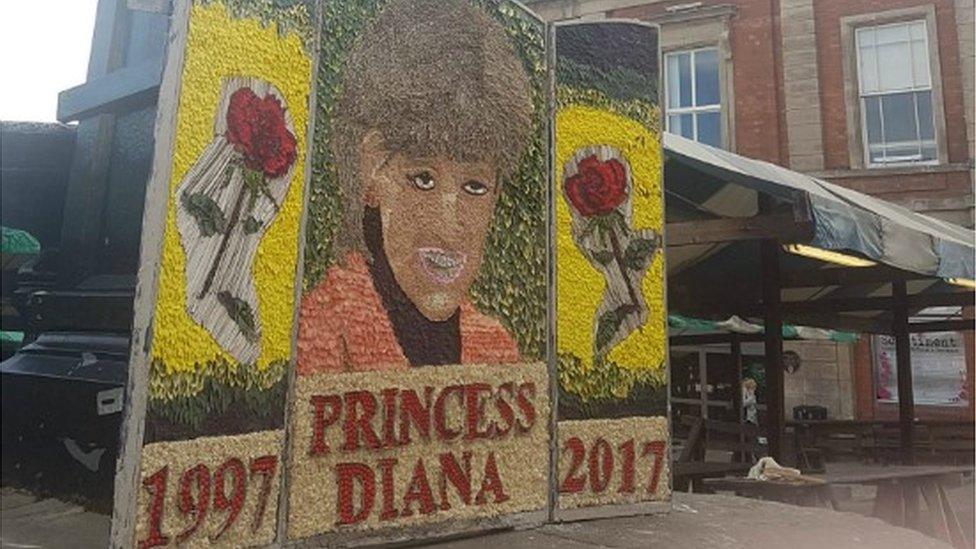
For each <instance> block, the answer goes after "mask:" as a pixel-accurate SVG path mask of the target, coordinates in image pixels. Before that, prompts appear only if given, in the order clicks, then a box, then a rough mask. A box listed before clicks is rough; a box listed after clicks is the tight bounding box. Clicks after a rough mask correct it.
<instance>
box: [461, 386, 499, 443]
mask: <svg viewBox="0 0 976 549" xmlns="http://www.w3.org/2000/svg"><path fill="white" fill-rule="evenodd" d="M482 395H488V396H491V385H488V384H487V383H471V384H469V385H465V386H464V410H465V414H464V427H465V434H464V440H477V439H479V438H491V436H492V433H493V432H494V425H493V424H492V425H488V426H487V427H485V429H484V430H481V429H480V426H481V424H482V423H484V418H485V402H486V400H485V399H482Z"/></svg>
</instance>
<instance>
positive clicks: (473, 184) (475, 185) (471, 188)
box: [461, 179, 488, 196]
mask: <svg viewBox="0 0 976 549" xmlns="http://www.w3.org/2000/svg"><path fill="white" fill-rule="evenodd" d="M461 188H462V189H464V192H466V193H468V194H471V195H474V196H481V195H483V194H487V193H488V186H487V185H485V184H484V183H482V182H480V181H475V180H473V179H472V180H471V181H468V182H467V183H465V184H464V185H462V186H461Z"/></svg>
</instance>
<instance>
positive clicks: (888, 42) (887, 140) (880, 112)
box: [855, 21, 938, 166]
mask: <svg viewBox="0 0 976 549" xmlns="http://www.w3.org/2000/svg"><path fill="white" fill-rule="evenodd" d="M855 36H856V48H857V74H858V84H859V94H860V102H861V105H860V107H861V122H862V135H863V138H864V149H865V156H866V157H867V160H868V162H867V164H868V166H879V165H880V166H884V165H891V164H905V163H931V162H936V161H937V159H938V147H937V145H936V139H935V128H934V123H933V117H932V77H931V71H930V68H929V51H928V38H927V33H926V28H925V21H912V22H908V23H895V24H891V25H881V26H875V27H863V28H859V29H857V31H856V35H855Z"/></svg>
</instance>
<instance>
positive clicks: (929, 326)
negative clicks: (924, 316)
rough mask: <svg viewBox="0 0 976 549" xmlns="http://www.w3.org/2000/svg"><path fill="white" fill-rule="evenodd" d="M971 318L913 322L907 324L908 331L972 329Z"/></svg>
mask: <svg viewBox="0 0 976 549" xmlns="http://www.w3.org/2000/svg"><path fill="white" fill-rule="evenodd" d="M973 323H974V321H973V319H968V320H965V319H959V320H933V321H931V322H913V323H911V324H909V325H908V331H909V332H911V333H913V334H921V333H925V332H965V331H970V332H971V331H973V328H974V325H973Z"/></svg>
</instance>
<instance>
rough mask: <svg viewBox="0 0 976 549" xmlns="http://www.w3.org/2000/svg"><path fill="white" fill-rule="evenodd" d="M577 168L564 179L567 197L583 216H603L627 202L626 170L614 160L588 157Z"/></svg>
mask: <svg viewBox="0 0 976 549" xmlns="http://www.w3.org/2000/svg"><path fill="white" fill-rule="evenodd" d="M576 168H577V172H576V175H574V176H572V177H570V178H569V179H567V180H566V196H567V197H568V198H569V202H570V203H571V204H572V205H573V207H574V208H576V211H578V212H579V213H580V215H582V216H583V217H593V216H595V215H606V214H608V213H610V212H612V211H613V210H614V209H616V208H617V206H619V205H621V204H623V202H624V200H626V199H627V171H626V169H625V168H624V165H623V164H622V163H621V162H620V161H619V160H617V159H616V158H611V159H609V160H605V161H603V162H601V161H599V160H597V158H596V156H595V155H593V156H587V157H586V158H584V159H583V160H581V161H580V162H579V164H577V166H576Z"/></svg>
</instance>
